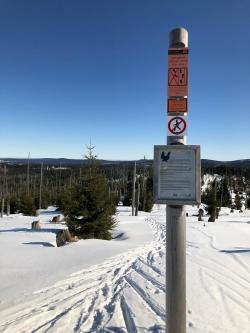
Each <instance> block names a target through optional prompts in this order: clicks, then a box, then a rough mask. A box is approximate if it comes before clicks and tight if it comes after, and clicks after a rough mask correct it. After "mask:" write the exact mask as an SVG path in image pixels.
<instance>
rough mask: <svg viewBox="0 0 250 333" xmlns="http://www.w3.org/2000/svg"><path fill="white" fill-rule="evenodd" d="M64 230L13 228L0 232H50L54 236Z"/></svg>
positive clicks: (0, 231)
mask: <svg viewBox="0 0 250 333" xmlns="http://www.w3.org/2000/svg"><path fill="white" fill-rule="evenodd" d="M60 230H62V229H60V228H58V229H52V228H49V229H36V230H34V229H29V228H12V229H4V230H0V233H2V232H3V233H4V232H50V233H53V234H56V233H57V232H58V231H60Z"/></svg>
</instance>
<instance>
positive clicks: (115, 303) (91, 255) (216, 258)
mask: <svg viewBox="0 0 250 333" xmlns="http://www.w3.org/2000/svg"><path fill="white" fill-rule="evenodd" d="M188 210H189V217H188V218H187V219H188V223H187V332H188V333H191V332H200V333H203V332H205V333H206V332H207V333H210V332H211V333H216V332H218V333H220V332H222V333H223V332H228V333H237V332H240V333H247V332H249V327H250V315H249V313H250V214H249V211H246V212H244V213H239V212H235V213H233V214H229V211H230V210H228V209H223V210H222V216H221V217H220V218H219V220H218V222H216V223H208V222H207V217H205V218H204V219H205V222H204V223H203V222H198V221H197V217H195V216H191V215H192V214H194V213H195V212H196V213H197V209H196V211H195V207H190V208H188ZM53 214H54V213H53V212H52V211H50V212H44V214H43V215H41V218H40V219H41V220H42V221H43V226H44V227H46V229H49V228H52V229H53V228H58V225H53V224H51V223H49V222H48V220H49V218H50V217H51V216H52V215H53ZM117 219H118V220H119V224H118V227H117V230H116V231H115V233H114V237H115V239H113V240H112V241H100V240H87V241H80V242H78V243H74V244H71V245H68V246H65V247H63V248H56V247H53V246H49V244H52V245H53V242H54V240H55V235H54V234H53V233H51V232H49V230H46V232H36V233H34V232H30V231H29V230H27V229H29V227H30V223H31V221H32V219H31V218H28V217H20V216H11V217H8V218H7V217H6V218H4V219H1V220H0V231H2V233H1V234H0V237H1V242H0V250H1V253H5V256H4V257H1V259H0V264H1V268H2V267H3V268H4V269H3V270H2V269H1V272H0V278H1V284H2V285H1V289H0V298H1V303H0V317H1V321H0V332H11V333H16V332H18V333H19V332H119V333H125V332H129V333H132V332H165V320H166V315H165V236H166V228H165V220H166V217H165V207H164V206H160V205H157V206H155V210H154V211H153V212H152V213H150V214H147V213H141V212H140V216H138V217H132V216H130V211H128V209H127V208H124V207H120V208H119V213H118V216H117ZM64 227H65V226H64V224H61V225H60V228H64ZM13 229H14V230H15V231H13ZM10 230H12V231H10ZM4 251H5V252H4ZM22 268H23V269H22ZM34 279H35V280H37V281H34Z"/></svg>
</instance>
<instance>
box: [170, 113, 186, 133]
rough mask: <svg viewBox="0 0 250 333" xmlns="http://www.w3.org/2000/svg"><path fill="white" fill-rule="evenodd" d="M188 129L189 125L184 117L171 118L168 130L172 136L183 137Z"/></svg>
mask: <svg viewBox="0 0 250 333" xmlns="http://www.w3.org/2000/svg"><path fill="white" fill-rule="evenodd" d="M186 128H187V123H186V120H185V119H184V117H180V116H176V117H169V121H168V130H169V132H170V133H171V134H170V135H181V134H183V133H184V132H185V130H186Z"/></svg>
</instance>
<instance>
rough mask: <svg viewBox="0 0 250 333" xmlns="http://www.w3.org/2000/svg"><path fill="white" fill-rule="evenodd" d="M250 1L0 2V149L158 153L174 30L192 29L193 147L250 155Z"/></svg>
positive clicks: (13, 153)
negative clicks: (155, 149)
mask: <svg viewBox="0 0 250 333" xmlns="http://www.w3.org/2000/svg"><path fill="white" fill-rule="evenodd" d="M249 17H250V2H249V0H240V1H229V0H210V1H201V0H188V1H187V0H185V1H184V0H183V1H175V0H172V1H168V0H165V1H163V0H81V1H80V0H79V1H78V0H0V115H1V117H0V156H1V157H25V156H27V155H28V152H30V154H31V157H34V158H35V157H65V158H81V156H82V155H83V154H84V153H85V152H86V144H88V143H89V139H90V137H91V140H92V143H93V145H95V146H96V153H97V154H98V156H99V158H105V159H123V160H124V159H139V158H143V156H144V155H145V156H146V157H147V158H152V156H153V145H154V144H165V143H166V98H167V96H166V72H167V49H168V35H169V32H170V30H172V29H173V28H176V27H185V28H186V29H187V30H188V32H189V48H190V68H189V114H188V120H189V124H188V143H189V144H200V145H201V153H202V158H209V159H217V160H234V159H244V158H250V149H249V148H250V147H249V141H250V129H249V127H250V64H249V63H250V19H249Z"/></svg>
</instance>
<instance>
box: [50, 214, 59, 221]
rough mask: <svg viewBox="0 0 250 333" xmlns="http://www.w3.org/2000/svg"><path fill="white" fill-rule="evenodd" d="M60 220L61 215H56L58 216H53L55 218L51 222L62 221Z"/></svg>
mask: <svg viewBox="0 0 250 333" xmlns="http://www.w3.org/2000/svg"><path fill="white" fill-rule="evenodd" d="M60 220H61V215H56V216H53V218H52V220H51V221H50V222H52V223H58V222H60Z"/></svg>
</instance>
